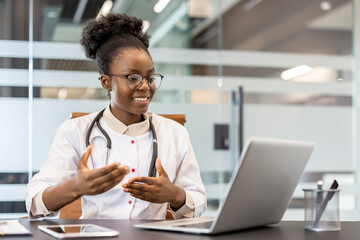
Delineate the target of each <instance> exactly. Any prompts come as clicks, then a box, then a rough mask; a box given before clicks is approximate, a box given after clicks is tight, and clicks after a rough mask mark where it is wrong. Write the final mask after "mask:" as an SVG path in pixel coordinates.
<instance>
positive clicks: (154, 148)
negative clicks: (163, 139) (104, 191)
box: [85, 109, 158, 177]
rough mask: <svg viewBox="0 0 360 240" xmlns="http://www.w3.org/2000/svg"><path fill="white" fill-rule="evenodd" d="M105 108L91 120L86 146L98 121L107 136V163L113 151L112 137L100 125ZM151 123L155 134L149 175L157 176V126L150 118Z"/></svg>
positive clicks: (151, 128)
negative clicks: (155, 126)
mask: <svg viewBox="0 0 360 240" xmlns="http://www.w3.org/2000/svg"><path fill="white" fill-rule="evenodd" d="M104 111H105V109H103V110H102V111H101V112H99V113H98V115H96V117H95V119H94V120H93V121H92V122H91V124H90V126H89V129H88V130H87V133H86V139H85V142H86V147H87V146H89V145H90V133H91V131H92V129H93V128H94V125H95V123H96V125H97V127H98V128H99V130H100V132H101V133H102V134H103V135H104V136H105V138H106V148H107V151H106V164H107V163H108V159H109V157H110V152H111V139H110V137H109V135H108V134H107V133H106V131H105V130H104V129H103V128H102V127H101V125H100V122H99V121H100V118H101V117H102V116H103V113H104ZM149 123H150V130H151V133H152V136H153V153H152V158H151V163H150V169H149V177H156V167H155V162H156V158H157V155H158V149H157V137H156V132H155V128H154V125H153V124H152V122H151V120H150V118H149Z"/></svg>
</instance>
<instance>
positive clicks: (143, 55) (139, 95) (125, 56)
mask: <svg viewBox="0 0 360 240" xmlns="http://www.w3.org/2000/svg"><path fill="white" fill-rule="evenodd" d="M110 73H111V74H117V75H127V74H131V73H137V74H140V75H141V76H148V75H149V74H152V73H155V70H154V63H153V61H152V59H151V57H150V56H149V54H148V53H147V52H146V51H144V50H140V49H137V48H128V49H125V50H123V51H121V53H120V54H119V56H117V57H116V58H115V60H114V62H113V63H112V64H111V65H110V67H109V74H110ZM101 83H102V85H103V87H104V88H105V89H106V90H108V91H110V107H111V112H112V113H113V114H114V116H115V117H116V118H117V119H119V120H120V121H122V122H123V123H124V124H126V125H129V124H132V123H137V122H140V121H141V114H143V113H146V112H147V110H148V107H149V103H150V101H151V99H152V97H153V96H154V94H155V92H156V89H150V87H149V85H148V81H147V80H146V79H144V81H143V84H142V85H141V86H140V87H139V88H138V89H131V88H129V86H128V84H127V80H126V78H125V77H118V76H112V77H111V78H110V77H109V76H106V75H101Z"/></svg>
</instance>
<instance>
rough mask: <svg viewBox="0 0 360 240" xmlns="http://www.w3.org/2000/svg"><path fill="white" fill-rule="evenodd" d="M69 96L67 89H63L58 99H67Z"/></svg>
mask: <svg viewBox="0 0 360 240" xmlns="http://www.w3.org/2000/svg"><path fill="white" fill-rule="evenodd" d="M67 95H68V91H67V89H66V88H61V89H60V90H59V92H58V98H59V99H65V98H66V97H67Z"/></svg>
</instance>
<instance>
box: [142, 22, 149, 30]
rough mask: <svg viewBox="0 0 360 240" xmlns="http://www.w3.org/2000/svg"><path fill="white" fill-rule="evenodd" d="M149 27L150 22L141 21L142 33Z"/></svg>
mask: <svg viewBox="0 0 360 240" xmlns="http://www.w3.org/2000/svg"><path fill="white" fill-rule="evenodd" d="M149 27H150V22H149V21H148V20H144V21H143V29H142V31H143V32H146V31H147V30H148V29H149Z"/></svg>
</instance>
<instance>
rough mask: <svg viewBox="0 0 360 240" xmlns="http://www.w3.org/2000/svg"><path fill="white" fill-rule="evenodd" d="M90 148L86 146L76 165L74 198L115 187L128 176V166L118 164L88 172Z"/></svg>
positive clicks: (95, 193)
mask: <svg viewBox="0 0 360 240" xmlns="http://www.w3.org/2000/svg"><path fill="white" fill-rule="evenodd" d="M91 151H92V147H91V145H89V146H88V148H87V150H86V152H85V153H84V155H83V156H82V157H81V159H80V160H79V162H78V164H77V172H76V175H75V176H74V177H73V179H72V180H73V183H74V185H73V191H72V193H73V194H74V197H76V198H79V197H81V196H83V195H97V194H100V193H103V192H106V191H108V190H109V189H111V188H113V187H115V186H116V185H117V184H119V183H120V182H121V180H123V178H124V177H125V175H126V174H128V173H129V172H130V171H129V167H128V166H122V167H119V166H120V163H119V162H117V163H112V164H109V165H106V166H105V167H102V168H99V169H94V170H90V169H89V168H88V165H87V162H88V159H89V156H90V154H91Z"/></svg>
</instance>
